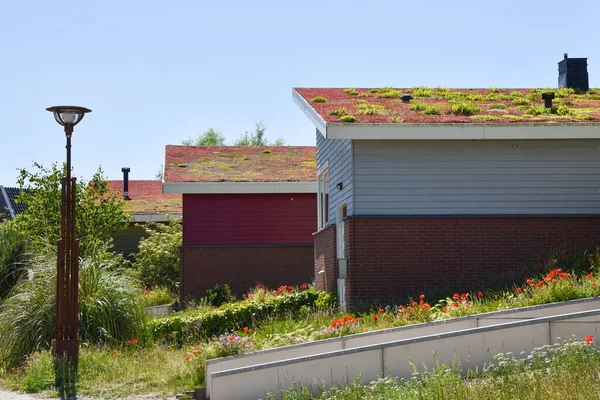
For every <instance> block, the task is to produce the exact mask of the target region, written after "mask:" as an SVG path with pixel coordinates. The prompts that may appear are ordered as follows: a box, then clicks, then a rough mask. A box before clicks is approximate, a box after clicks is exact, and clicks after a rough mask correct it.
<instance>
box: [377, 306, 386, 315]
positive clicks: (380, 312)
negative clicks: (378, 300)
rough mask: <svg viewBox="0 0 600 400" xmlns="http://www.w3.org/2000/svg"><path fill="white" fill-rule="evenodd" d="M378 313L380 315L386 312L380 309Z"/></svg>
mask: <svg viewBox="0 0 600 400" xmlns="http://www.w3.org/2000/svg"><path fill="white" fill-rule="evenodd" d="M377 312H378V313H379V314H383V313H384V312H385V310H384V309H383V308H381V307H379V309H378V310H377Z"/></svg>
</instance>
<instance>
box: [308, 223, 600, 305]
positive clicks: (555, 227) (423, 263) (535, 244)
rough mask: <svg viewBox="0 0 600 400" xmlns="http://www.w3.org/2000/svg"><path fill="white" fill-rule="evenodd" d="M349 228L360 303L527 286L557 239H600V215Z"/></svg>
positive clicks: (351, 290)
mask: <svg viewBox="0 0 600 400" xmlns="http://www.w3.org/2000/svg"><path fill="white" fill-rule="evenodd" d="M346 230H347V231H348V243H347V252H348V254H349V256H348V258H349V260H348V267H349V276H348V278H349V280H350V282H349V286H348V287H347V296H348V301H350V302H351V303H353V304H359V303H360V302H362V301H367V302H368V301H373V299H383V298H393V297H396V298H406V297H409V296H412V297H413V298H416V296H418V295H419V294H421V293H422V292H424V293H435V292H438V293H439V292H442V291H466V290H479V289H483V288H485V287H487V286H491V285H494V284H498V283H501V282H511V281H513V282H519V283H520V282H522V279H523V277H524V276H525V275H526V274H531V273H537V272H539V271H538V270H539V267H540V263H539V260H540V258H543V257H545V256H546V255H547V254H548V253H549V251H550V249H551V246H552V244H553V243H556V241H557V240H560V241H561V242H565V241H566V242H567V243H569V244H571V245H572V246H573V247H576V248H577V247H578V246H588V245H589V244H590V243H591V242H592V241H593V240H594V239H599V238H600V217H597V218H596V217H590V218H578V217H564V218H562V217H561V218H547V217H539V218H538V217H498V218H496V217H481V218H478V217H417V218H393V217H387V218H365V217H350V218H348V219H347V220H346ZM316 246H317V241H316V240H315V248H316Z"/></svg>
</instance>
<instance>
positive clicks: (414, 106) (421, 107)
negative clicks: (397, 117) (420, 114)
mask: <svg viewBox="0 0 600 400" xmlns="http://www.w3.org/2000/svg"><path fill="white" fill-rule="evenodd" d="M426 108H427V103H411V104H410V105H409V106H408V109H409V110H413V111H424V110H425V109H426Z"/></svg>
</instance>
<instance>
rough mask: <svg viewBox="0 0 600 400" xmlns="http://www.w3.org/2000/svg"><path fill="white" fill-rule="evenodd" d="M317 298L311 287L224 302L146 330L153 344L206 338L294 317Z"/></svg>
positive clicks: (155, 322)
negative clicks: (264, 297)
mask: <svg viewBox="0 0 600 400" xmlns="http://www.w3.org/2000/svg"><path fill="white" fill-rule="evenodd" d="M318 298H319V295H318V294H317V292H316V291H315V290H314V289H313V288H310V289H308V290H305V291H302V292H294V293H286V294H283V295H280V296H275V297H273V298H270V299H268V300H267V301H265V302H262V303H257V302H254V301H248V300H247V301H240V302H236V303H227V304H224V305H222V306H221V307H219V308H218V309H215V310H210V311H208V312H206V313H203V314H201V315H197V316H190V315H186V316H180V315H178V314H174V315H170V316H168V317H165V318H158V319H155V320H151V321H149V322H148V328H149V330H150V332H151V333H152V335H153V337H154V340H156V341H163V342H168V343H183V342H188V341H194V340H201V339H208V338H211V337H213V336H218V335H221V334H223V333H225V332H228V331H230V330H232V329H233V330H236V329H241V328H242V327H245V326H247V327H253V326H257V325H258V324H260V323H262V322H263V321H266V320H267V319H269V318H276V317H281V316H286V315H295V314H296V313H298V312H299V310H300V309H301V308H302V306H308V307H313V306H314V305H315V302H316V300H317V299H318ZM322 302H323V303H325V300H322Z"/></svg>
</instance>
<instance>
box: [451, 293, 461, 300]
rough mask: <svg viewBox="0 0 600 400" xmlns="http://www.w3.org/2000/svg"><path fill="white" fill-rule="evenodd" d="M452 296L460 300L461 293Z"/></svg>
mask: <svg viewBox="0 0 600 400" xmlns="http://www.w3.org/2000/svg"><path fill="white" fill-rule="evenodd" d="M452 297H454V300H458V299H460V294H458V293H454V296H452Z"/></svg>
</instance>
